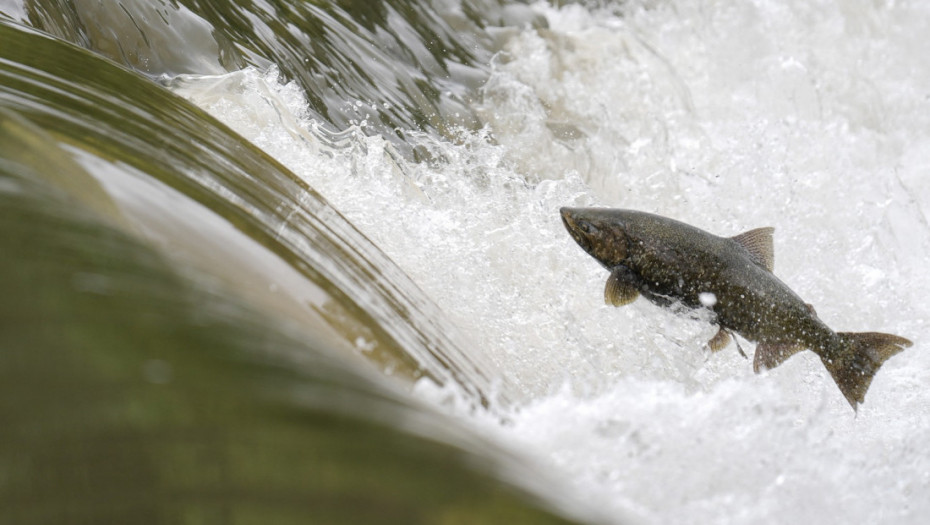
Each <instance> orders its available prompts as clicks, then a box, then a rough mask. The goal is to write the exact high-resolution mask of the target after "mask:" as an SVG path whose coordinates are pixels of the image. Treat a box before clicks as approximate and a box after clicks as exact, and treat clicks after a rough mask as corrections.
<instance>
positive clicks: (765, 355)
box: [752, 343, 805, 374]
mask: <svg viewBox="0 0 930 525" xmlns="http://www.w3.org/2000/svg"><path fill="white" fill-rule="evenodd" d="M804 349H805V347H803V346H801V345H799V344H797V343H759V345H758V346H756V357H755V359H753V361H752V369H753V371H755V372H756V373H757V374H758V373H759V372H761V371H762V370H771V369H772V368H775V367H776V366H778V365H780V364H782V363H784V362H785V360H786V359H788V358H789V357H791V356H793V355H794V354H796V353H798V352H800V351H801V350H804Z"/></svg>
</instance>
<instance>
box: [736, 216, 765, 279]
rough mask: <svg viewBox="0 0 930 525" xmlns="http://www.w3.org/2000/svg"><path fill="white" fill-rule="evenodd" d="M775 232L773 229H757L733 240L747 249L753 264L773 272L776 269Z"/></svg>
mask: <svg viewBox="0 0 930 525" xmlns="http://www.w3.org/2000/svg"><path fill="white" fill-rule="evenodd" d="M774 231H775V228H772V227H768V228H756V229H755V230H749V231H748V232H746V233H741V234H739V235H737V236H735V237H731V238H732V239H733V240H734V241H736V242H737V244H739V245H740V246H742V247H743V248H746V251H747V252H749V255H750V256H751V257H752V260H753V262H755V263H756V264H758V265H759V266H761V267H763V268H765V269H766V270H768V271H770V272H771V271H773V270H774V269H775V248H774V247H773V246H772V233H773V232H774Z"/></svg>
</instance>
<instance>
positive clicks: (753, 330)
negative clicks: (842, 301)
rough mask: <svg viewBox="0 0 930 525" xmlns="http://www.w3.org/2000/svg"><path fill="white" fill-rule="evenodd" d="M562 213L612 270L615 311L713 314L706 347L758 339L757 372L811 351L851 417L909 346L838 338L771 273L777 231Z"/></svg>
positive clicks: (875, 337)
mask: <svg viewBox="0 0 930 525" xmlns="http://www.w3.org/2000/svg"><path fill="white" fill-rule="evenodd" d="M560 211H561V214H562V221H563V222H564V223H565V227H566V229H568V232H569V233H570V234H571V236H572V238H573V239H574V240H575V242H577V243H578V244H579V245H580V246H581V247H582V248H583V249H584V250H585V251H586V252H587V253H588V254H589V255H591V256H592V257H594V258H595V259H597V260H598V262H600V263H601V265H603V266H604V268H606V269H607V270H608V271H609V272H610V276H609V277H608V278H607V286H606V287H605V289H604V299H605V300H606V302H607V303H608V304H612V305H614V306H622V305H625V304H629V303H631V302H633V301H634V300H635V299H636V298H637V297H638V296H639V295H642V296H643V297H645V298H646V299H649V300H650V301H652V302H653V303H655V304H658V305H660V306H669V305H672V304H674V303H681V304H682V305H684V306H686V307H688V308H692V309H697V308H706V309H707V310H709V311H710V312H711V319H712V320H713V322H715V323H716V324H717V325H718V326H719V330H718V332H717V334H716V335H715V336H714V337H713V339H711V340H710V342H709V343H708V346H709V347H710V348H711V350H713V351H717V350H720V349H722V348H724V347H725V346H727V344H729V342H730V340H731V335H732V332H736V333H737V334H739V335H741V336H743V337H744V338H746V339H748V340H750V341H755V342H756V343H757V345H756V353H755V357H754V359H753V369H754V370H755V371H756V372H757V373H758V372H759V371H761V370H762V369H769V368H774V367H776V366H778V365H780V364H781V363H783V362H784V361H785V360H786V359H788V358H789V357H791V356H792V355H794V354H796V353H798V352H800V351H802V350H805V349H809V350H811V351H813V352H814V353H815V354H817V355H818V356H820V359H821V361H822V362H823V364H824V366H825V367H826V368H827V370H828V371H829V372H830V375H831V376H832V377H833V380H834V381H835V382H836V385H837V386H838V387H839V389H840V391H841V392H842V393H843V396H845V397H846V400H847V401H848V402H849V404H850V406H852V408H853V409H854V410H856V409H858V405H859V403H862V402H864V400H865V393H866V391H867V390H868V389H869V385H870V384H871V383H872V378H873V376H874V375H875V372H876V371H878V369H879V368H880V367H881V366H882V364H883V363H884V362H885V361H886V360H887V359H888V358H890V357H891V356H893V355H895V354H897V353H898V352H900V351H902V350H903V349H905V348H907V347H909V346H911V344H912V343H911V341H909V340H907V339H905V338H903V337H898V336H896V335H890V334H883V333H878V332H860V333H853V332H834V331H833V330H831V329H830V328H829V327H828V326H827V325H826V324H824V323H823V322H822V321H821V320H820V319H819V318H818V317H817V314H816V313H815V312H814V308H813V307H812V306H811V305H809V304H807V303H806V302H804V300H802V299H801V298H800V297H798V295H797V294H796V293H794V292H793V291H792V290H791V289H790V288H788V286H787V285H786V284H785V283H783V282H782V281H781V280H779V279H778V277H775V274H774V273H772V269H773V262H774V251H773V248H772V232H773V231H774V229H773V228H759V229H756V230H751V231H748V232H746V233H743V234H741V235H737V236H735V237H718V236H716V235H713V234H711V233H708V232H706V231H704V230H701V229H698V228H695V227H694V226H690V225H688V224H685V223H682V222H679V221H676V220H673V219H669V218H666V217H661V216H658V215H653V214H651V213H645V212H640V211H632V210H618V209H607V208H562V209H561V210H560ZM740 351H742V350H740Z"/></svg>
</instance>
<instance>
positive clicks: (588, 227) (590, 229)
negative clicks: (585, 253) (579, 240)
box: [578, 221, 597, 235]
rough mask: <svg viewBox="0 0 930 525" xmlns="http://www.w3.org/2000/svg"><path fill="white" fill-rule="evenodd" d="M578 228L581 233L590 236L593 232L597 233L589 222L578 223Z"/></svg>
mask: <svg viewBox="0 0 930 525" xmlns="http://www.w3.org/2000/svg"><path fill="white" fill-rule="evenodd" d="M578 228H580V229H581V231H583V232H585V233H587V234H588V235H591V234H593V233H594V232H595V231H597V228H595V227H594V225H592V224H591V223H590V222H588V221H579V223H578Z"/></svg>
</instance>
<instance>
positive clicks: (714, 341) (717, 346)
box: [707, 327, 730, 352]
mask: <svg viewBox="0 0 930 525" xmlns="http://www.w3.org/2000/svg"><path fill="white" fill-rule="evenodd" d="M728 344H730V332H727V331H726V329H725V328H723V327H721V328H720V330H717V334H716V335H715V336H714V337H713V338H711V340H710V341H708V342H707V346H708V348H710V351H711V352H719V351H720V350H723V349H724V348H726V346H727V345H728Z"/></svg>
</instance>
